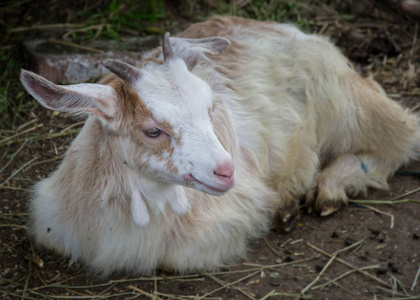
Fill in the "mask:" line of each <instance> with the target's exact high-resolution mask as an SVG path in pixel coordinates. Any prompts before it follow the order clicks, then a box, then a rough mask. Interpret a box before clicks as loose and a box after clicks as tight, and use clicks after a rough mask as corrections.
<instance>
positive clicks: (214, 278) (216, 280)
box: [206, 274, 255, 300]
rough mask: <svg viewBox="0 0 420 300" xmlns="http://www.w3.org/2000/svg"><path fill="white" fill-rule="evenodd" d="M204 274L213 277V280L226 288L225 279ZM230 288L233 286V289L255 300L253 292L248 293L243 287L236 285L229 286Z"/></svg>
mask: <svg viewBox="0 0 420 300" xmlns="http://www.w3.org/2000/svg"><path fill="white" fill-rule="evenodd" d="M206 275H207V277H209V278H211V279H213V280H214V281H215V282H217V283H218V284H220V285H222V287H224V288H228V284H227V283H226V282H225V281H223V280H221V279H219V278H217V277H216V276H213V275H210V274H206ZM230 288H233V289H235V290H237V291H239V292H241V293H242V294H244V295H245V296H247V297H248V298H249V299H253V300H255V294H253V293H250V292H247V291H244V290H243V289H241V288H239V287H236V286H231V287H230Z"/></svg>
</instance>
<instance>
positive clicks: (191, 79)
mask: <svg viewBox="0 0 420 300" xmlns="http://www.w3.org/2000/svg"><path fill="white" fill-rule="evenodd" d="M140 72H141V75H140V76H139V77H138V79H137V81H135V82H132V83H131V87H132V89H133V91H134V92H135V93H136V94H137V95H138V96H139V98H138V101H139V103H138V108H137V111H138V113H139V115H138V117H137V118H136V117H135V120H136V121H135V122H134V124H136V127H137V128H134V130H135V131H136V130H138V131H139V132H141V135H142V136H141V137H139V136H138V135H137V134H136V135H134V136H133V137H134V139H133V140H132V142H138V141H140V142H141V144H142V145H141V148H142V149H140V147H139V151H141V153H139V154H141V155H140V156H138V158H137V161H135V162H133V163H139V164H140V165H141V167H144V166H146V168H143V169H146V170H147V172H148V173H149V174H150V175H149V176H156V179H160V180H164V181H168V182H171V183H176V184H183V185H187V186H191V187H194V188H196V189H198V190H201V191H203V192H207V193H211V194H221V193H224V192H226V191H228V190H229V189H230V188H231V187H232V186H233V185H234V183H235V173H234V166H233V162H232V158H231V156H230V155H229V153H227V152H226V150H225V149H224V148H223V147H222V145H221V144H220V142H219V141H218V139H217V137H216V135H215V133H214V130H213V124H212V113H213V101H214V100H213V95H212V91H211V88H210V87H209V86H208V84H207V83H206V82H204V81H203V80H201V79H200V78H198V77H196V76H195V75H193V74H192V73H190V72H189V71H188V69H187V66H186V64H185V63H184V61H183V60H181V59H179V58H173V59H170V60H167V61H165V63H164V64H158V63H149V64H147V65H145V66H144V67H143V68H142V69H141V70H140ZM136 138H137V140H136ZM130 152H131V151H130ZM127 153H129V152H128V151H127ZM127 159H129V158H127Z"/></svg>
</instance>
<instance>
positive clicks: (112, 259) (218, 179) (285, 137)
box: [21, 17, 420, 275]
mask: <svg viewBox="0 0 420 300" xmlns="http://www.w3.org/2000/svg"><path fill="white" fill-rule="evenodd" d="M196 39H201V40H196ZM104 65H106V66H107V67H108V68H109V69H110V70H111V71H112V72H113V73H115V74H116V75H117V76H118V77H117V76H116V75H115V74H111V75H109V76H108V77H106V78H105V79H104V80H103V81H102V82H101V83H100V84H93V85H73V86H57V85H54V84H52V83H50V82H48V81H46V80H45V79H43V78H41V77H39V76H37V75H35V74H33V73H30V72H27V71H23V72H22V77H21V80H22V82H23V84H24V85H25V87H26V88H27V90H28V91H29V92H30V93H31V94H32V95H33V96H34V97H35V98H36V99H37V100H38V101H40V102H41V103H42V104H43V105H44V106H46V107H48V108H51V109H55V110H61V111H70V112H87V113H90V114H91V115H90V116H89V117H88V119H87V121H86V124H85V126H84V128H83V129H82V131H81V132H80V134H79V135H78V137H77V138H76V139H75V140H74V141H73V143H72V144H71V147H70V149H69V150H68V151H67V153H66V157H65V159H64V161H63V162H62V164H61V165H60V167H59V168H58V170H56V171H55V172H54V173H53V174H51V176H50V177H49V178H47V179H44V180H42V181H41V182H39V183H38V184H37V185H36V186H35V193H34V197H33V199H32V201H31V205H30V215H31V225H30V227H31V234H32V235H33V236H34V237H35V239H36V241H37V242H38V243H39V244H41V245H43V246H46V247H47V248H51V249H55V250H56V251H58V252H59V253H61V254H64V255H68V256H70V257H71V258H72V259H74V260H81V261H83V262H84V263H86V264H87V265H88V266H90V267H91V268H92V269H93V270H94V271H96V272H99V273H100V274H103V275H108V274H110V273H111V272H113V271H119V270H122V271H125V272H134V273H139V274H144V273H150V272H152V271H153V270H154V269H156V268H162V269H167V270H174V271H178V272H189V271H196V270H211V269H215V268H218V267H220V266H221V265H223V264H225V263H229V262H231V261H232V260H234V259H235V258H237V257H238V256H243V255H244V254H245V251H246V246H247V243H248V242H249V240H250V239H253V238H257V237H260V236H261V235H263V234H264V233H266V232H267V231H268V230H269V228H270V224H271V220H272V218H273V217H274V216H275V215H276V214H277V215H278V218H279V219H280V221H282V222H284V223H285V224H288V223H290V222H291V221H292V220H293V219H294V217H295V216H296V215H297V213H298V199H299V198H300V197H302V196H304V195H306V199H307V205H308V208H309V209H310V210H311V209H312V210H314V211H316V212H318V213H320V214H321V215H328V214H331V213H333V212H334V211H336V210H337V209H339V208H340V206H341V205H343V204H345V203H346V201H347V194H348V193H352V194H357V193H360V192H365V191H366V189H367V188H368V187H375V188H386V187H387V182H386V181H387V178H388V177H389V176H390V175H391V174H392V173H393V172H394V171H395V170H396V169H397V168H398V167H399V166H400V165H401V164H403V163H407V162H408V161H409V160H410V159H413V158H416V156H417V152H416V150H417V147H418V145H419V138H420V131H419V124H418V123H419V120H418V118H417V117H416V116H415V115H413V114H410V113H408V112H406V111H404V110H403V108H402V107H401V106H399V105H398V104H397V103H395V102H393V101H391V100H390V99H389V98H387V97H386V95H385V93H384V91H383V90H382V88H381V87H380V86H379V85H378V84H377V83H376V82H374V81H373V80H372V79H371V78H365V79H364V78H362V77H361V76H359V75H358V74H357V73H356V72H355V71H354V69H353V68H352V66H351V64H350V63H349V62H348V61H347V60H346V59H345V58H344V57H343V55H342V54H341V53H340V52H339V51H338V50H337V49H336V48H335V47H334V46H333V45H332V44H331V43H330V42H329V41H328V40H327V39H326V38H323V37H319V36H316V35H307V34H303V33H302V32H300V31H299V30H297V29H296V28H294V27H293V26H290V25H282V24H276V23H269V22H257V21H251V20H245V19H240V18H235V17H214V18H212V19H210V20H209V21H207V22H204V23H199V24H196V25H193V26H191V27H190V28H188V29H187V30H186V31H185V32H183V33H181V34H180V35H179V37H177V38H170V39H169V38H168V36H166V37H165V40H164V45H163V53H162V49H161V48H159V49H156V50H153V51H151V52H150V53H147V54H146V55H145V56H144V58H143V60H142V62H140V63H139V66H140V67H139V68H136V67H132V66H129V65H126V64H124V63H121V62H115V61H107V62H106V63H104ZM156 128H158V129H159V130H160V132H161V133H160V135H159V136H157V137H152V135H151V134H150V133H156ZM233 167H234V171H233ZM235 183H236V184H235Z"/></svg>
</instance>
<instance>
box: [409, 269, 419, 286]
mask: <svg viewBox="0 0 420 300" xmlns="http://www.w3.org/2000/svg"><path fill="white" fill-rule="evenodd" d="M419 276H420V267H419V269H418V270H417V274H416V277H415V278H414V281H413V284H412V285H411V289H410V291H414V288H415V287H416V285H417V280H418V279H419Z"/></svg>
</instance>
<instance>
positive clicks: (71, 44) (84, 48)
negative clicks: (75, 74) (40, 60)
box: [48, 39, 104, 53]
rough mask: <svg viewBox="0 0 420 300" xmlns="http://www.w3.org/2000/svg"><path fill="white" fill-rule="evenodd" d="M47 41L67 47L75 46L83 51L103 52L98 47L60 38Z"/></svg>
mask: <svg viewBox="0 0 420 300" xmlns="http://www.w3.org/2000/svg"><path fill="white" fill-rule="evenodd" d="M48 42H50V43H53V44H58V45H63V46H67V47H72V48H76V49H81V50H85V51H90V52H95V53H104V51H103V50H100V49H95V48H91V47H86V46H82V45H78V44H75V43H70V42H65V41H60V40H56V39H49V40H48Z"/></svg>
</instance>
